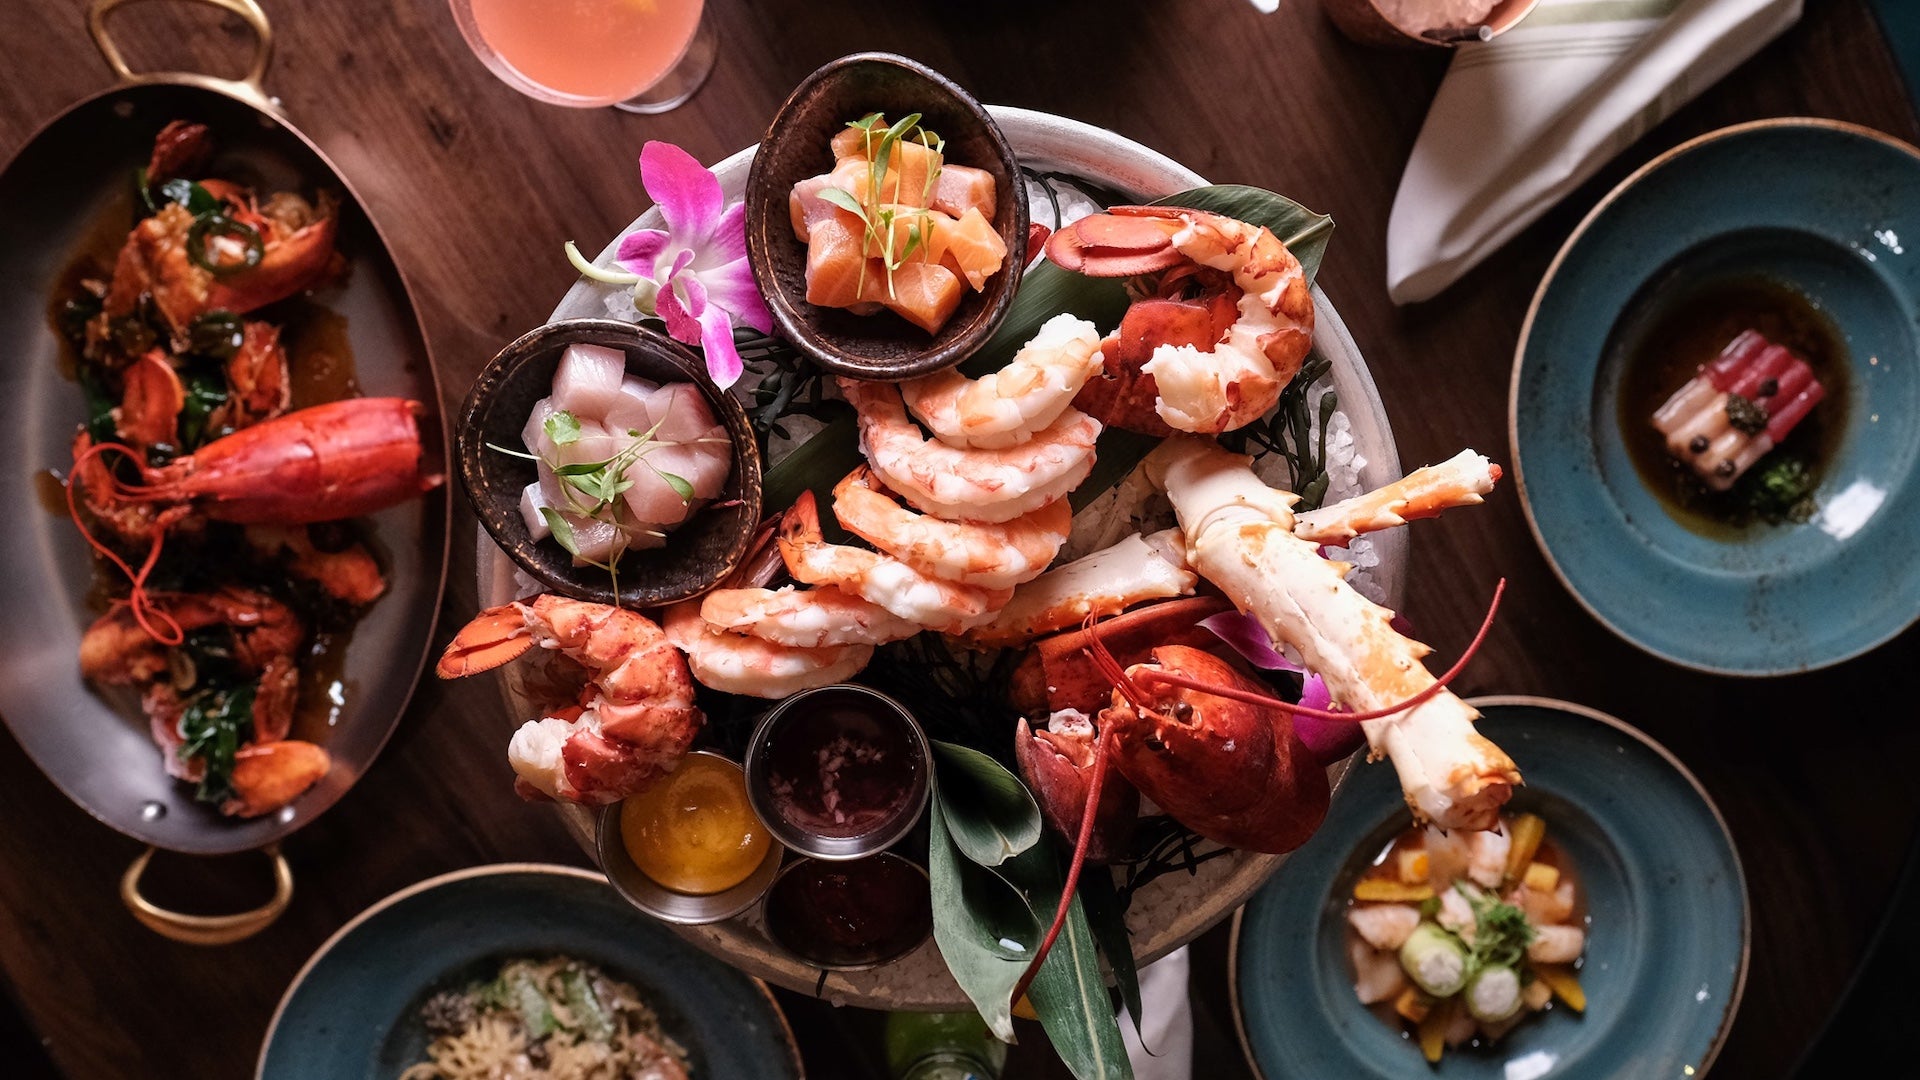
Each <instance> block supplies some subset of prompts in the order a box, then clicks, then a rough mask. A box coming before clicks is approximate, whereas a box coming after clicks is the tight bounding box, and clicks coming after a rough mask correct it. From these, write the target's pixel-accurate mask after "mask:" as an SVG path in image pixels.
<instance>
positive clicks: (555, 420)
mask: <svg viewBox="0 0 1920 1080" xmlns="http://www.w3.org/2000/svg"><path fill="white" fill-rule="evenodd" d="M540 426H541V427H543V428H545V429H546V431H547V438H549V439H552V440H553V445H555V446H572V445H573V444H574V443H577V442H579V441H580V419H579V418H578V417H576V416H574V415H573V414H572V413H570V412H568V411H567V410H565V409H559V410H556V411H555V412H554V413H553V415H551V416H549V417H547V421H546V423H544V424H542V425H540Z"/></svg>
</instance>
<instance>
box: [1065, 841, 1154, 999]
mask: <svg viewBox="0 0 1920 1080" xmlns="http://www.w3.org/2000/svg"><path fill="white" fill-rule="evenodd" d="M1080 902H1081V904H1082V905H1083V906H1085V907H1086V909H1087V924H1088V925H1089V926H1091V927H1092V928H1093V940H1094V941H1096V942H1098V943H1099V945H1100V955H1102V956H1104V957H1106V958H1107V966H1108V967H1110V968H1112V969H1113V981H1114V983H1115V984H1117V985H1118V986H1119V987H1120V1000H1121V1001H1123V1002H1125V1003H1126V1006H1127V1015H1128V1017H1130V1018H1131V1019H1132V1020H1133V1033H1134V1034H1135V1035H1139V1034H1140V1033H1141V1031H1140V1025H1141V1023H1142V1022H1143V1021H1144V1018H1143V1017H1142V1016H1141V1015H1140V1012H1141V1004H1140V969H1139V968H1138V967H1137V966H1135V964H1134V962H1133V935H1132V934H1130V933H1129V932H1128V931H1127V909H1126V907H1125V905H1123V904H1122V903H1121V902H1120V890H1119V888H1118V887H1117V886H1115V885H1114V883H1113V873H1112V872H1111V871H1109V870H1107V869H1105V868H1104V867H1098V866H1089V867H1086V868H1084V869H1082V870H1081V872H1080Z"/></svg>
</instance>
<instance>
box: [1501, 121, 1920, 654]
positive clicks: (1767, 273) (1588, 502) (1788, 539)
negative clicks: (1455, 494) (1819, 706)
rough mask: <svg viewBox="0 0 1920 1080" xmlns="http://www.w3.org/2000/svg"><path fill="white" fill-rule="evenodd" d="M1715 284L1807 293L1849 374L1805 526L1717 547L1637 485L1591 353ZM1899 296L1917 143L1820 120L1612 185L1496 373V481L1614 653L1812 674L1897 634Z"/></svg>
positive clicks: (1913, 536) (1903, 412) (1906, 534)
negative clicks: (1507, 387) (1751, 280)
mask: <svg viewBox="0 0 1920 1080" xmlns="http://www.w3.org/2000/svg"><path fill="white" fill-rule="evenodd" d="M1910 245H1911V246H1912V249H1911V250H1910V249H1909V246H1910ZM1733 275H1738V276H1743V277H1759V278H1762V279H1766V280H1770V281H1773V282H1775V283H1778V284H1781V285H1785V286H1787V287H1789V288H1791V289H1793V290H1794V291H1797V292H1799V293H1800V294H1802V295H1803V296H1805V297H1807V298H1808V299H1809V300H1811V301H1812V302H1813V304H1814V306H1815V307H1816V308H1818V309H1819V310H1821V311H1822V312H1823V313H1824V314H1825V315H1827V316H1828V317H1829V319H1830V321H1831V322H1832V323H1833V324H1834V326H1835V327H1836V328H1837V329H1838V331H1839V333H1840V335H1841V337H1842V339H1843V342H1844V346H1845V351H1846V353H1847V362H1848V364H1849V378H1848V379H1847V380H1846V381H1847V395H1848V398H1849V400H1848V401H1847V402H1846V408H1845V411H1846V415H1847V417H1848V421H1847V426H1846V430H1845V431H1844V432H1842V433H1841V435H1840V438H1839V443H1838V446H1837V448H1836V449H1835V451H1834V452H1833V455H1832V458H1831V460H1829V461H1828V462H1826V464H1825V467H1824V472H1823V476H1822V480H1821V485H1820V488H1819V490H1818V491H1817V492H1816V495H1815V498H1816V500H1817V501H1818V502H1819V504H1820V506H1821V510H1820V512H1819V514H1818V515H1816V517H1815V518H1814V519H1813V520H1812V521H1811V522H1808V523H1806V524H1802V525H1782V526H1764V525H1757V526H1753V527H1751V528H1748V529H1746V530H1744V531H1742V532H1741V533H1740V534H1739V536H1738V538H1737V539H1729V538H1727V537H1722V536H1708V535H1703V534H1702V533H1700V532H1696V531H1694V530H1693V529H1692V528H1689V527H1688V526H1687V525H1686V524H1683V523H1682V522H1681V521H1679V520H1677V519H1676V518H1675V517H1674V516H1673V515H1672V514H1671V513H1670V512H1669V511H1668V510H1667V508H1666V507H1665V506H1664V505H1663V504H1662V503H1661V501H1660V500H1659V499H1658V498H1657V497H1656V496H1655V494H1654V493H1653V492H1652V491H1651V490H1649V489H1648V487H1647V486H1646V484H1645V483H1644V482H1643V481H1642V480H1641V477H1640V475H1639V473H1638V471H1637V470H1636V469H1635V467H1634V464H1633V461H1632V460H1631V459H1630V457H1629V456H1628V449H1627V447H1626V445H1625V443H1624V441H1623V438H1622V435H1621V431H1620V425H1619V423H1617V422H1616V419H1615V418H1616V416H1617V415H1618V413H1617V410H1618V404H1619V394H1620V384H1621V374H1622V373H1621V370H1620V367H1621V364H1620V362H1619V360H1618V357H1617V356H1612V355H1609V350H1608V348H1607V346H1608V342H1609V339H1610V337H1611V336H1612V335H1613V334H1614V332H1615V330H1616V328H1618V327H1621V326H1624V325H1626V320H1627V319H1628V318H1630V317H1631V316H1633V315H1635V314H1637V312H1636V311H1635V307H1636V305H1637V304H1641V303H1644V302H1645V298H1646V297H1648V296H1649V295H1650V294H1658V293H1662V292H1668V291H1670V290H1682V289H1686V288H1687V287H1688V286H1689V285H1690V284H1697V283H1700V282H1705V281H1710V280H1714V279H1716V278H1724V277H1728V276H1733ZM1917 301H1920V150H1916V149H1915V148H1913V147H1911V146H1908V145H1906V144H1905V143H1901V142H1898V141H1896V140H1894V139H1891V138H1888V137H1887V136H1885V135H1881V134H1879V133H1877V132H1873V131H1869V130H1867V129H1865V128H1859V127H1854V126H1851V125H1846V124H1840V123H1836V122H1834V121H1828V120H1801V119H1788V120H1763V121H1758V122H1756V123H1751V124H1742V125H1739V126H1736V127H1731V128H1726V129H1724V130H1722V131H1718V132H1714V133H1712V134H1709V135H1704V136H1702V137H1700V138H1698V139H1695V140H1693V141H1692V142H1689V143H1686V144H1684V145H1682V146H1679V147H1677V148H1675V149H1674V150H1671V151H1669V152H1668V153H1667V154H1665V155H1663V156H1662V157H1660V158H1658V159H1656V160H1655V161H1653V162H1652V163H1651V164H1649V165H1648V166H1646V167H1645V168H1643V169H1641V170H1640V171H1639V172H1637V173H1635V174H1634V175H1633V176H1631V177H1628V178H1627V179H1626V180H1625V181H1623V182H1622V183H1621V185H1620V186H1619V187H1618V188H1615V189H1614V191H1613V192H1612V193H1611V194H1610V195H1608V196H1607V197H1606V199H1604V200H1602V201H1601V203H1600V205H1599V206H1597V207H1595V208H1594V211H1593V212H1592V213H1591V214H1589V215H1588V216H1587V219H1586V220H1585V221H1584V222H1582V223H1581V224H1580V227H1579V228H1578V229H1576V230H1575V231H1574V234H1573V236H1572V237H1571V238H1569V239H1568V241H1567V243H1566V246H1565V247H1563V248H1562V249H1561V251H1560V254H1559V256H1558V257H1557V258H1556V259H1555V260H1554V263H1553V266H1552V267H1551V268H1550V269H1549V270H1548V271H1547V275H1546V278H1545V280H1543V281H1542V282H1541V283H1540V290H1539V292H1538V293H1537V294H1536V295H1535V297H1534V301H1533V308H1532V310H1531V312H1529V314H1528V316H1527V323H1526V326H1525V328H1524V329H1523V330H1522V332H1521V337H1520V345H1519V348H1518V352H1517V356H1516V359H1515V362H1514V371H1513V386H1512V393H1511V399H1510V402H1509V408H1510V414H1509V422H1510V428H1511V435H1512V439H1513V461H1514V466H1515V473H1516V476H1517V477H1518V482H1519V486H1520V495H1521V499H1522V502H1523V505H1524V506H1525V507H1526V512H1527V521H1528V523H1529V525H1530V526H1531V527H1532V529H1533V533H1534V537H1535V539H1537V540H1538V541H1539V543H1540V548H1541V550H1542V551H1543V552H1545V553H1546V556H1547V560H1548V562H1549V563H1551V564H1552V566H1553V569H1554V572H1555V573H1556V574H1558V575H1559V576H1560V580H1561V581H1562V582H1564V583H1565V584H1566V586H1567V588H1568V589H1569V590H1571V591H1572V593H1573V594H1574V596H1575V597H1576V598H1577V599H1578V600H1579V601H1580V603H1582V604H1583V605H1585V606H1586V608H1587V610H1588V611H1590V612H1592V614H1593V615H1594V617H1595V618H1597V619H1599V620H1600V621H1601V622H1602V623H1605V624H1606V625H1607V627H1608V628H1609V629H1611V630H1613V631H1614V632H1615V633H1616V634H1619V635H1620V636H1621V637H1623V638H1625V639H1626V640H1627V641H1629V642H1631V643H1633V644H1634V645H1637V646H1639V647H1640V648H1642V649H1645V650H1647V651H1648V652H1651V653H1653V654H1654V655H1656V656H1660V657H1663V658H1665V659H1667V660H1670V661H1672V662H1673V663H1676V664H1681V665H1684V666H1686V667H1691V668H1695V669H1698V670H1702V671H1708V672H1713V673H1717V674H1727V675H1754V676H1758V675H1781V674H1787V673H1791V672H1799V671H1808V670H1812V669H1814V668H1818V667H1824V666H1826V665H1829V664H1834V663H1838V662H1840V661H1842V660H1845V659H1848V658H1850V657H1853V656H1857V655H1859V654H1860V653H1863V652H1866V651H1867V650H1869V649H1872V648H1874V647H1875V646H1877V645H1879V644H1881V643H1882V642H1884V641H1886V640H1887V639H1889V638H1891V637H1893V636H1894V635H1895V634H1898V633H1899V632H1900V631H1901V630H1903V629H1905V628H1906V627H1907V626H1908V625H1910V624H1912V623H1913V621H1914V620H1915V618H1916V617H1920V574H1911V573H1904V572H1899V571H1898V570H1896V569H1895V568H1905V567H1908V566H1911V565H1913V564H1914V562H1915V561H1916V560H1920V472H1917V471H1916V469H1915V467H1914V466H1915V457H1916V455H1917V454H1920V344H1917V342H1916V311H1917V308H1920V304H1917ZM1826 407H1827V408H1831V406H1826Z"/></svg>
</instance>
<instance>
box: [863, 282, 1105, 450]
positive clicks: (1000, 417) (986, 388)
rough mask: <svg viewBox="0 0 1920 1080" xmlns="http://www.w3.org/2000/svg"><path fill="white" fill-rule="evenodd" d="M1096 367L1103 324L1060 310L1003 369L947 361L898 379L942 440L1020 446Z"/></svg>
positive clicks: (1062, 407)
mask: <svg viewBox="0 0 1920 1080" xmlns="http://www.w3.org/2000/svg"><path fill="white" fill-rule="evenodd" d="M1099 370H1100V333H1099V331H1097V330H1095V329H1094V326H1093V324H1092V323H1090V322H1088V321H1087V320H1085V319H1081V318H1077V317H1075V316H1073V315H1070V314H1060V315H1055V316H1054V317H1053V318H1051V319H1048V320H1047V321H1046V323H1045V324H1044V325H1042V326H1041V327H1040V332H1039V333H1037V334H1035V335H1034V336H1033V340H1032V341H1029V342H1027V343H1026V345H1025V346H1023V347H1022V348H1021V349H1020V351H1019V352H1017V353H1015V354H1014V356H1013V360H1012V361H1011V362H1010V363H1008V364H1007V366H1006V367H1004V368H1001V369H1000V370H999V371H996V372H994V373H993V374H991V375H983V376H981V377H980V378H978V379H969V378H967V377H966V376H965V375H962V374H960V372H959V371H958V370H956V369H954V368H948V369H947V370H945V371H942V372H938V373H936V374H933V375H928V376H926V377H925V378H920V379H911V380H908V381H907V382H904V383H901V384H900V394H901V396H902V397H904V398H905V399H906V403H907V408H908V409H909V410H911V411H912V412H913V415H914V416H916V417H918V418H919V420H920V422H921V423H923V424H925V425H927V427H928V428H930V429H931V430H932V431H933V433H934V434H935V435H936V436H938V437H939V439H940V441H941V442H944V443H946V444H947V445H948V446H956V447H969V446H971V447H977V448H980V449H983V450H996V449H1002V448H1004V447H1008V446H1018V445H1019V444H1021V443H1023V442H1026V441H1027V440H1029V439H1031V438H1033V436H1034V433H1035V432H1037V431H1041V430H1044V429H1045V428H1046V427H1047V426H1048V425H1050V424H1052V423H1053V422H1054V421H1055V420H1058V419H1059V418H1060V414H1061V413H1063V412H1066V411H1067V407H1068V406H1070V405H1072V404H1073V396H1074V395H1075V394H1077V393H1079V392H1080V387H1081V385H1082V384H1084V383H1085V382H1086V381H1087V379H1088V378H1090V377H1092V375H1093V373H1094V372H1096V371H1099Z"/></svg>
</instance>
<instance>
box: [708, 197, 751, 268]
mask: <svg viewBox="0 0 1920 1080" xmlns="http://www.w3.org/2000/svg"><path fill="white" fill-rule="evenodd" d="M702 249H703V250H702V251H701V252H700V254H701V256H702V258H701V260H700V261H701V263H702V264H703V265H713V264H716V263H730V262H733V261H734V260H735V259H744V258H746V257H747V204H746V202H745V201H744V200H742V201H740V202H737V203H734V204H733V205H732V206H729V207H727V209H726V212H725V213H723V214H721V215H720V220H719V221H717V222H715V223H714V226H713V235H712V236H710V237H708V238H707V242H706V243H705V244H704V245H702ZM700 272H701V273H703V274H704V273H707V271H706V270H705V269H702V270H701V271H700Z"/></svg>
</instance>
